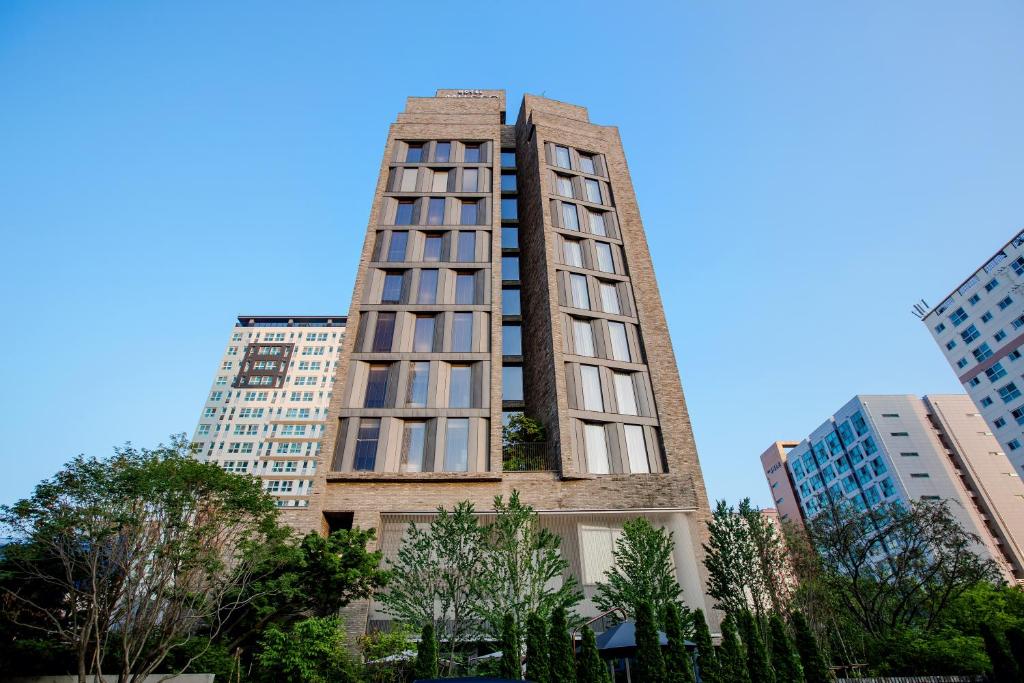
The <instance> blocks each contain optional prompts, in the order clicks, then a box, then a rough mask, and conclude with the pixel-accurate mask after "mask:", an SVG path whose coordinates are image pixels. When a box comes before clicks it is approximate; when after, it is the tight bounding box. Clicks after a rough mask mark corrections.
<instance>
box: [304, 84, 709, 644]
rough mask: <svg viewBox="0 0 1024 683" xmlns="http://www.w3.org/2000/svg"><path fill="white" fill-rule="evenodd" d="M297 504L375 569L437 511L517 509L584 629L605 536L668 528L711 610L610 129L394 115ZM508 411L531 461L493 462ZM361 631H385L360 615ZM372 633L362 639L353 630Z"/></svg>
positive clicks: (554, 116)
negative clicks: (514, 497) (373, 559)
mask: <svg viewBox="0 0 1024 683" xmlns="http://www.w3.org/2000/svg"><path fill="white" fill-rule="evenodd" d="M348 326H349V330H350V334H348V335H347V337H346V339H345V341H344V345H343V348H342V352H341V358H340V361H339V364H338V369H337V375H336V380H335V387H334V391H333V395H332V399H331V405H330V411H329V416H328V421H327V426H326V432H325V436H324V457H323V460H322V465H321V467H320V468H319V469H318V471H317V476H316V481H315V484H314V486H313V494H312V496H311V500H310V504H309V508H308V514H309V517H308V523H309V525H310V527H311V528H318V529H322V530H327V529H332V528H338V527H347V526H351V525H355V526H359V527H364V528H365V527H376V528H377V529H378V530H379V532H380V534H379V537H380V543H381V546H382V548H383V549H384V551H385V553H386V554H392V553H394V552H395V550H396V549H397V547H398V545H399V543H400V541H401V538H402V534H403V532H404V530H405V528H406V527H407V525H408V523H409V522H410V521H428V520H429V519H430V518H431V516H432V514H433V512H434V510H435V509H436V508H437V506H439V505H443V506H447V507H450V506H451V505H453V504H454V503H456V502H457V501H460V500H470V501H473V502H474V503H475V504H476V506H477V508H478V509H479V510H483V511H486V510H488V509H491V502H492V500H493V498H494V496H495V495H497V494H505V495H507V494H508V493H509V492H511V491H512V490H514V489H516V490H518V491H520V493H521V495H522V497H523V499H524V500H525V502H527V503H529V504H531V505H533V506H534V507H535V508H536V509H537V510H538V511H540V516H541V520H542V523H543V524H545V525H546V526H548V527H550V528H551V529H552V530H553V531H555V532H556V533H557V534H558V535H559V536H560V537H561V539H562V551H563V553H564V554H565V556H566V558H567V559H568V561H569V563H570V571H571V572H572V573H573V574H574V575H575V576H576V577H577V578H578V579H579V581H580V583H581V584H582V586H583V588H584V592H585V594H586V596H587V600H586V601H585V603H584V604H583V605H582V606H581V609H582V610H583V612H584V613H594V608H593V605H592V603H591V602H590V597H591V596H592V595H593V593H594V584H595V582H596V581H597V580H598V579H600V578H601V577H602V575H603V573H604V571H605V569H606V568H607V567H608V566H609V564H610V562H611V549H612V546H613V543H614V540H615V538H616V537H617V535H618V534H619V532H620V529H621V528H622V523H623V522H624V521H625V520H627V519H630V518H632V517H636V516H640V515H643V516H646V517H649V518H650V519H651V520H652V521H653V522H655V523H656V524H658V525H660V526H664V527H666V528H667V529H669V530H671V531H672V532H673V533H674V535H675V539H676V544H677V547H676V554H675V557H674V561H675V565H676V569H677V572H678V575H679V582H680V584H681V585H682V587H683V591H684V599H685V601H686V602H687V603H688V604H689V605H690V606H693V607H702V608H705V609H706V608H707V607H708V605H707V603H706V600H705V594H704V585H705V575H704V568H703V563H702V550H701V541H702V538H703V535H704V533H705V532H704V528H705V522H706V518H707V516H708V514H709V513H708V502H707V495H706V493H705V490H704V482H703V479H702V477H701V470H700V464H699V462H698V460H697V451H696V447H695V445H694V440H693V434H692V432H691V428H690V420H689V415H688V413H687V409H686V402H685V400H684V398H683V391H682V387H681V385H680V380H679V373H678V370H677V368H676V362H675V357H674V355H673V351H672V346H671V342H670V340H669V334H668V326H667V324H666V321H665V315H664V312H663V309H662V303H661V297H660V295H659V292H658V285H657V281H656V279H655V276H654V270H653V268H652V265H651V258H650V253H649V251H648V247H647V241H646V238H645V236H644V229H643V224H642V222H641V220H640V212H639V209H638V207H637V202H636V197H635V196H634V192H633V187H632V184H631V181H630V176H629V169H628V167H627V164H626V158H625V155H624V153H623V149H622V143H621V141H620V139H619V134H618V130H617V129H616V128H614V127H609V126H599V125H595V124H592V123H590V121H589V119H588V116H587V111H586V109H584V108H582V107H579V106H575V105H571V104H565V103H562V102H557V101H554V100H549V99H545V98H542V97H535V96H531V95H527V96H526V97H525V98H524V99H523V103H522V107H521V110H520V112H519V117H518V120H517V121H516V123H515V125H506V122H505V93H504V91H502V90H439V91H438V92H437V94H436V96H435V97H410V98H409V99H408V101H407V104H406V109H405V111H404V112H402V113H401V114H399V115H398V119H397V121H396V122H395V123H393V124H392V126H391V128H390V131H389V134H388V138H387V144H386V146H385V149H384V158H383V161H382V163H381V168H380V176H379V179H378V182H377V188H376V192H375V195H374V201H373V208H372V211H371V215H370V223H369V226H368V229H367V233H366V240H365V242H364V245H363V249H362V253H361V256H360V263H359V271H358V275H357V278H356V283H355V290H354V292H353V295H352V305H351V310H350V312H349V316H348ZM515 412H525V413H526V415H528V416H531V417H533V418H535V419H537V420H538V421H540V422H541V423H543V425H544V427H545V430H546V440H545V441H543V442H541V443H528V444H503V440H502V424H503V419H507V418H508V416H509V415H510V414H512V413H515ZM360 609H361V611H360V613H359V614H358V615H357V616H356V617H355V619H356V621H360V622H361V624H359V626H361V627H366V626H371V627H372V626H379V625H382V624H381V623H374V622H383V621H385V620H386V619H387V617H386V615H384V614H382V613H381V612H379V611H378V610H377V609H376V607H375V606H374V605H372V604H371V605H364V606H362V608H360ZM367 622H369V623H367Z"/></svg>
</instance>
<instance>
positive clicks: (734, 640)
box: [718, 614, 751, 683]
mask: <svg viewBox="0 0 1024 683" xmlns="http://www.w3.org/2000/svg"><path fill="white" fill-rule="evenodd" d="M718 665H719V668H718V671H719V676H720V677H721V681H722V683H751V680H750V674H749V672H748V671H747V658H746V655H745V653H744V652H743V646H742V645H741V644H740V638H739V635H738V634H737V633H736V623H735V622H734V621H733V617H732V615H731V614H729V615H726V617H725V620H724V621H723V622H722V646H721V647H720V648H719V650H718Z"/></svg>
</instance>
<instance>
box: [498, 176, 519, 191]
mask: <svg viewBox="0 0 1024 683" xmlns="http://www.w3.org/2000/svg"><path fill="white" fill-rule="evenodd" d="M501 189H502V191H503V192H515V191H516V174H515V173H502V174H501Z"/></svg>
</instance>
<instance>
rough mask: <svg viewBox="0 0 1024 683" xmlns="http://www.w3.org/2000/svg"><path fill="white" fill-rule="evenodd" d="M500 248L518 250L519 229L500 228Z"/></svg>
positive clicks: (505, 226)
mask: <svg viewBox="0 0 1024 683" xmlns="http://www.w3.org/2000/svg"><path fill="white" fill-rule="evenodd" d="M501 248H502V249H518V248H519V228H510V227H509V226H507V225H503V226H501Z"/></svg>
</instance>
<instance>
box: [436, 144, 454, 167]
mask: <svg viewBox="0 0 1024 683" xmlns="http://www.w3.org/2000/svg"><path fill="white" fill-rule="evenodd" d="M451 158H452V143H450V142H439V143H437V146H436V147H435V148H434V161H439V162H443V161H451Z"/></svg>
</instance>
